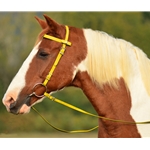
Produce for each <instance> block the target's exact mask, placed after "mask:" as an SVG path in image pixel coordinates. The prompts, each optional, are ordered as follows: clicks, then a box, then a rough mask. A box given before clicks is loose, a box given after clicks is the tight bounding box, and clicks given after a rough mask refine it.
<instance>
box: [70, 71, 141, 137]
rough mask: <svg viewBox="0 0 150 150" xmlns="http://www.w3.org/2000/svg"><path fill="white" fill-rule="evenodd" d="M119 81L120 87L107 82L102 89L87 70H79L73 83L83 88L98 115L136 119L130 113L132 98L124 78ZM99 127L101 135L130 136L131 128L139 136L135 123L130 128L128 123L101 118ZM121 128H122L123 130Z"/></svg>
mask: <svg viewBox="0 0 150 150" xmlns="http://www.w3.org/2000/svg"><path fill="white" fill-rule="evenodd" d="M118 82H119V88H118V89H114V88H112V87H110V86H109V85H107V84H105V85H104V86H103V89H101V88H99V86H98V85H96V83H94V82H93V81H92V80H91V78H90V76H89V75H88V73H87V72H79V73H78V74H77V75H76V77H75V79H74V81H73V85H74V86H77V87H80V88H81V89H82V90H83V92H84V94H85V95H86V96H87V97H88V99H89V100H90V102H91V104H92V105H93V107H94V108H95V110H96V111H97V113H98V115H100V116H104V117H108V118H112V119H120V120H126V121H134V120H133V118H132V117H131V115H130V109H131V98H130V95H129V93H128V90H127V89H126V85H125V83H124V80H123V79H122V78H121V79H119V81H118ZM99 127H100V129H99V137H110V135H112V137H117V136H119V137H120V136H121V135H123V136H124V137H125V136H127V137H128V136H129V135H128V134H127V133H128V132H129V131H131V130H133V132H132V134H134V135H131V136H132V137H136V136H137V137H139V134H138V132H137V128H136V126H134V125H133V126H132V127H131V128H129V126H127V125H120V124H118V123H115V122H111V121H106V120H101V119H99ZM120 128H122V130H121V132H120V130H119V129H120ZM127 128H129V129H127ZM128 130H129V131H128ZM117 132H118V135H117Z"/></svg>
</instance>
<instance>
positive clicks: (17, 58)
mask: <svg viewBox="0 0 150 150" xmlns="http://www.w3.org/2000/svg"><path fill="white" fill-rule="evenodd" d="M43 14H47V15H49V16H50V17H51V18H52V19H54V20H55V21H57V22H58V23H60V24H65V25H69V26H75V27H78V28H92V29H93V30H101V31H104V32H107V33H108V34H110V35H112V36H114V37H117V38H122V39H125V40H127V41H129V42H131V43H132V44H134V45H136V46H137V47H139V48H141V49H142V50H143V51H144V52H145V53H146V54H147V55H148V57H150V40H149V37H150V12H0V99H2V97H3V95H4V93H5V91H6V89H7V87H8V85H9V83H10V82H11V80H12V79H13V77H14V76H15V74H16V73H17V71H18V69H19V68H20V66H21V65H22V63H23V61H24V60H25V58H26V57H27V56H28V54H29V53H30V51H31V50H32V48H33V46H34V43H35V40H36V37H37V35H38V34H39V32H40V31H41V28H40V26H39V25H38V23H37V21H36V20H35V18H34V17H35V16H38V17H40V18H43V19H44V17H43ZM54 96H55V97H57V98H60V99H62V100H64V101H66V102H69V103H71V104H73V105H75V106H77V107H79V108H82V109H84V110H87V111H89V112H92V113H96V112H95V111H94V109H93V107H92V106H91V104H90V102H89V101H88V99H87V98H86V97H85V95H84V94H83V93H82V91H81V90H80V89H77V88H72V87H71V88H66V89H64V90H63V91H60V92H58V93H56V94H55V95H54ZM35 107H36V108H37V109H38V110H39V111H40V113H41V114H42V115H44V116H45V117H46V118H47V120H49V121H50V122H51V123H52V124H53V125H55V126H57V127H60V128H63V129H66V130H76V129H88V128H91V127H94V126H96V125H98V121H97V119H96V118H92V117H89V116H86V115H83V114H80V113H78V112H75V111H73V110H70V109H68V108H66V107H64V106H61V105H59V104H56V103H54V102H51V101H49V100H48V99H45V100H44V101H43V102H42V103H39V104H37V105H35ZM41 136H42V137H66V136H68V137H70V136H73V137H82V136H83V137H97V130H96V131H95V132H92V133H85V134H75V135H66V134H63V133H60V132H58V131H56V130H54V129H52V128H51V127H49V126H48V125H47V124H46V123H45V122H44V121H43V120H42V119H41V118H40V117H39V116H38V115H37V114H36V113H35V112H34V111H33V110H31V112H30V113H29V114H25V115H17V116H16V115H13V114H10V113H8V112H7V111H6V109H5V107H4V106H3V104H2V103H0V137H41Z"/></svg>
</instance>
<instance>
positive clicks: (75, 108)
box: [32, 92, 150, 133]
mask: <svg viewBox="0 0 150 150" xmlns="http://www.w3.org/2000/svg"><path fill="white" fill-rule="evenodd" d="M44 95H45V96H46V97H47V98H49V100H52V101H55V102H57V103H59V104H61V105H64V106H66V107H68V108H70V109H73V110H75V111H78V112H80V113H83V114H86V115H89V116H92V117H96V118H101V119H104V120H109V121H113V122H118V123H124V124H130V125H135V124H150V121H145V122H130V121H124V120H116V119H110V118H106V117H102V116H98V115H95V114H92V113H89V112H87V111H85V110H82V109H80V108H78V107H75V106H73V105H71V104H68V103H66V102H63V101H61V100H59V99H57V98H55V97H53V96H51V95H50V94H48V93H46V92H45V93H44ZM32 109H33V110H34V111H35V112H36V113H37V114H38V115H39V116H40V117H41V118H42V119H43V120H44V121H45V122H46V123H47V124H48V125H50V126H51V127H52V128H54V129H56V130H58V131H60V132H65V133H86V132H91V131H93V130H95V129H97V128H98V126H95V127H93V128H91V129H87V130H73V131H68V130H64V129H60V128H58V127H55V126H53V125H52V124H51V123H50V122H49V121H48V120H46V119H45V118H44V117H43V116H42V115H41V114H40V113H39V112H38V111H37V110H36V108H34V107H33V106H32Z"/></svg>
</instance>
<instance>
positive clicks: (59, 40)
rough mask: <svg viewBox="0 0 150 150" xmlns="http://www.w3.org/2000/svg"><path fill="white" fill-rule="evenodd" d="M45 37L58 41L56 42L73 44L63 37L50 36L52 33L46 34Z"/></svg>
mask: <svg viewBox="0 0 150 150" xmlns="http://www.w3.org/2000/svg"><path fill="white" fill-rule="evenodd" d="M43 37H44V38H46V39H50V40H52V41H56V42H59V43H62V44H66V45H68V46H71V42H69V41H66V40H63V39H59V38H56V37H53V36H50V35H47V34H45V35H44V36H43Z"/></svg>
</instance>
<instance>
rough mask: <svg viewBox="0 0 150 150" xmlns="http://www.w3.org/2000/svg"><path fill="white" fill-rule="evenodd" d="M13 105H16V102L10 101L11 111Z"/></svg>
mask: <svg viewBox="0 0 150 150" xmlns="http://www.w3.org/2000/svg"><path fill="white" fill-rule="evenodd" d="M15 105H16V101H14V100H13V101H11V103H10V107H9V108H10V109H12V108H14V107H15Z"/></svg>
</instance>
